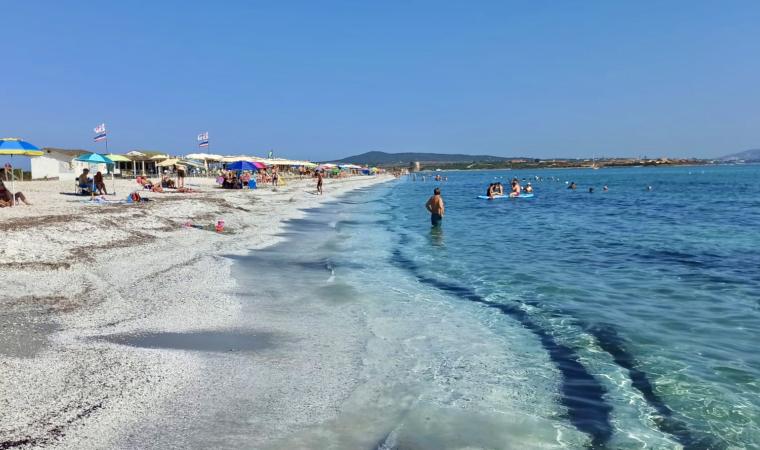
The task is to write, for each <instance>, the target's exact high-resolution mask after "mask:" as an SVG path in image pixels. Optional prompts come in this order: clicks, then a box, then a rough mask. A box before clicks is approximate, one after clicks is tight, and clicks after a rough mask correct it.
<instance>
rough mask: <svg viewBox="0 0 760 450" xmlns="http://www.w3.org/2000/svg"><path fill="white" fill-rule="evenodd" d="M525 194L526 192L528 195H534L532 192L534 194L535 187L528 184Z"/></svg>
mask: <svg viewBox="0 0 760 450" xmlns="http://www.w3.org/2000/svg"><path fill="white" fill-rule="evenodd" d="M525 192H526V193H528V194H530V193H532V192H533V186H531V184H530V183H528V184H527V185H526V186H525Z"/></svg>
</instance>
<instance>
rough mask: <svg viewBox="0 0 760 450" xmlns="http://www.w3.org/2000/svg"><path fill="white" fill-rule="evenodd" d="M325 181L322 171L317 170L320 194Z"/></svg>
mask: <svg viewBox="0 0 760 450" xmlns="http://www.w3.org/2000/svg"><path fill="white" fill-rule="evenodd" d="M323 181H324V180H323V177H322V171H321V170H319V171H317V193H318V194H319V195H322V182H323Z"/></svg>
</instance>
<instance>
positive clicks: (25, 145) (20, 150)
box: [0, 138, 44, 156]
mask: <svg viewBox="0 0 760 450" xmlns="http://www.w3.org/2000/svg"><path fill="white" fill-rule="evenodd" d="M43 153H44V152H43V151H42V150H40V149H39V148H38V147H37V146H36V145H34V144H30V143H29V142H26V141H22V140H21V139H17V138H3V139H0V155H24V156H42V155H43Z"/></svg>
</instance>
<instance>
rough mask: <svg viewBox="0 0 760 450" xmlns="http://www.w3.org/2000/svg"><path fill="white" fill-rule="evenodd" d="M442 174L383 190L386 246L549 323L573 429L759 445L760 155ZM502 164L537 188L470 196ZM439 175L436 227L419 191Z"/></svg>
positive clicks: (544, 331)
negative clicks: (511, 194) (700, 162)
mask: <svg viewBox="0 0 760 450" xmlns="http://www.w3.org/2000/svg"><path fill="white" fill-rule="evenodd" d="M444 175H445V176H448V181H447V182H443V183H433V182H431V181H430V179H429V177H428V182H426V183H423V182H421V181H419V178H418V181H417V182H409V181H406V182H403V183H400V184H399V185H397V186H396V187H395V189H393V190H392V191H391V192H390V193H389V197H390V198H391V199H392V200H391V202H393V204H394V212H395V215H396V217H395V218H394V224H393V225H392V226H391V228H392V229H394V230H395V232H396V233H397V234H398V235H399V239H398V240H399V241H400V242H401V245H400V249H399V252H398V254H397V256H398V258H397V260H398V259H400V261H401V263H400V265H402V266H404V267H407V268H408V270H409V271H410V273H413V274H414V275H415V276H417V277H418V279H420V280H421V284H423V285H428V286H435V287H437V288H438V289H442V290H444V291H446V292H448V293H450V294H452V296H455V297H459V298H460V299H462V300H463V302H464V303H468V302H469V303H472V302H476V303H479V304H481V305H483V306H486V307H487V308H489V309H492V310H494V311H495V312H494V313H502V314H505V315H507V316H509V317H510V318H512V319H513V322H515V323H514V324H513V325H517V326H522V327H523V328H527V329H529V330H531V332H532V333H533V335H534V337H535V338H536V339H538V340H542V339H545V335H548V336H550V337H551V338H552V340H553V341H554V342H553V343H550V345H549V346H543V348H542V349H539V352H549V353H551V352H552V347H551V345H554V344H556V345H560V346H566V347H567V350H568V352H567V353H566V354H564V355H559V357H558V358H553V361H552V363H553V366H554V367H555V368H556V369H558V370H560V372H561V376H562V378H563V380H564V381H563V382H562V383H560V386H559V392H558V394H557V395H558V397H559V398H558V400H559V403H560V405H562V406H563V407H564V408H565V409H566V410H567V413H568V414H567V416H568V420H570V421H571V423H573V424H574V425H575V427H576V428H577V429H579V430H581V431H584V432H585V433H587V434H588V435H589V437H590V438H591V439H592V440H594V441H595V442H596V443H598V444H600V445H601V444H605V445H608V446H612V447H626V446H636V443H637V442H639V441H643V442H648V443H649V444H650V445H651V444H652V443H653V440H655V439H660V438H664V439H667V440H670V441H672V442H674V443H677V444H680V445H682V446H685V447H689V448H724V447H729V446H736V447H737V448H752V447H758V446H760V395H759V394H760V385H759V384H758V376H760V355H759V354H758V352H757V351H756V346H757V342H758V337H760V333H759V332H760V184H759V183H758V180H760V167H758V166H730V167H689V168H686V167H685V168H626V169H603V170H598V171H592V170H556V171H534V172H529V171H504V172H479V173H472V172H466V173H449V174H444ZM513 176H516V177H519V178H526V179H530V181H532V183H533V185H534V187H535V190H536V196H535V198H533V199H515V200H495V201H484V200H475V199H473V197H475V196H476V195H478V194H481V191H483V190H484V187H485V186H487V184H488V183H489V182H490V181H492V180H493V179H494V178H497V179H499V178H503V180H504V181H505V184H507V183H506V181H507V179H508V178H511V177H513ZM536 176H538V177H541V178H542V180H536V179H535V177H536ZM566 181H575V182H576V183H577V184H578V189H577V190H575V191H572V190H568V189H566V184H565V182H566ZM605 184H606V185H608V186H609V191H608V192H603V191H602V187H603V186H604V185H605ZM434 185H440V186H441V188H442V190H443V196H444V198H445V200H446V203H447V208H448V212H447V215H446V218H445V223H444V226H443V228H442V229H441V230H440V231H432V232H431V230H430V228H429V226H428V225H427V214H426V213H425V211H424V209H422V207H421V206H420V205H421V203H423V202H424V201H425V199H426V198H427V196H428V195H429V193H430V191H432V188H433V186H434ZM589 186H593V187H595V192H594V193H589V192H588V187H589ZM647 186H651V187H652V189H651V190H647V189H646V187H647ZM397 262H398V261H397ZM502 306H506V307H507V308H506V310H505V309H504V308H502V309H499V308H500V307H502ZM576 363H577V364H580V367H578V366H574V365H575V364H576ZM568 365H570V366H572V367H571V369H573V371H569V372H564V373H563V372H562V367H563V366H568ZM577 370H580V372H578V371H577ZM586 375H590V376H591V378H588V377H587V376H586ZM574 382H578V383H582V384H583V386H582V387H581V388H580V389H575V388H573V386H572V383H574ZM563 383H564V385H563ZM568 383H569V384H570V386H568V385H567V384H568ZM576 396H581V397H583V400H584V402H573V399H574V397H576ZM655 446H656V445H655Z"/></svg>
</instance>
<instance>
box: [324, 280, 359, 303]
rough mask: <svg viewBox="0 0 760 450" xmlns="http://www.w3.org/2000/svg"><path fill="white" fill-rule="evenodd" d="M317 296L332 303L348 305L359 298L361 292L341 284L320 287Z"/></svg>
mask: <svg viewBox="0 0 760 450" xmlns="http://www.w3.org/2000/svg"><path fill="white" fill-rule="evenodd" d="M315 294H316V296H318V297H320V298H323V299H325V300H328V301H330V302H332V303H348V302H350V301H353V300H354V299H356V298H357V297H359V291H358V290H356V288H354V287H353V286H351V285H348V284H345V283H340V282H336V283H330V284H327V285H325V286H320V287H318V288H317V289H316V291H315Z"/></svg>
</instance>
